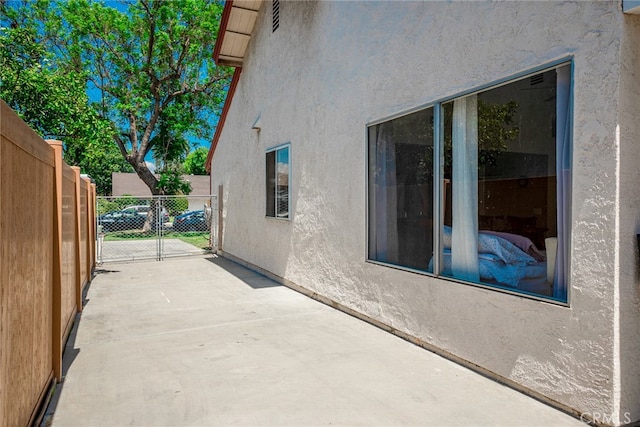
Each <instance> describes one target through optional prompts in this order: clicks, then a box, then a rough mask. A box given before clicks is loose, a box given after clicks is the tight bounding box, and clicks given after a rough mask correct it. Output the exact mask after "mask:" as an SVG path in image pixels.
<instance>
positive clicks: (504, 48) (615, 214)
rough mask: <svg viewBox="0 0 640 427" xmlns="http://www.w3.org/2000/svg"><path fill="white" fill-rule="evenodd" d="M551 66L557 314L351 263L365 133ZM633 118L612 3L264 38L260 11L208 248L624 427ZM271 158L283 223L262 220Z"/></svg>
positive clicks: (633, 223)
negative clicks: (563, 161) (276, 162)
mask: <svg viewBox="0 0 640 427" xmlns="http://www.w3.org/2000/svg"><path fill="white" fill-rule="evenodd" d="M563 59H570V60H572V61H573V67H574V92H573V96H574V106H573V171H572V177H573V199H572V221H571V227H572V231H571V232H572V241H571V248H570V253H571V256H570V271H571V274H570V281H569V285H570V290H569V306H568V307H567V306H562V305H558V304H553V303H549V302H543V301H538V300H535V299H529V298H526V297H520V296H516V295H511V294H506V293H501V292H498V291H493V290H489V289H483V288H479V287H473V286H469V285H464V284H459V283H455V282H452V281H446V280H442V279H436V278H433V277H429V276H425V275H420V274H415V273H411V272H407V271H402V270H398V269H393V268H389V267H385V266H381V265H376V264H373V263H369V262H367V261H366V258H367V228H366V218H367V204H366V198H367V181H366V171H367V160H366V152H367V148H366V147H367V146H366V125H367V123H370V122H372V121H376V120H379V119H382V118H385V117H388V116H392V115H394V114H397V113H400V112H403V111H407V110H410V109H413V108H416V107H419V106H422V105H428V104H431V103H433V102H434V101H436V100H439V99H443V98H447V97H450V96H453V95H455V94H458V93H461V92H464V91H467V90H471V89H474V88H477V87H481V86H484V85H487V84H489V83H491V82H494V81H498V80H501V79H507V78H509V77H510V76H514V75H517V74H520V73H523V72H526V71H527V70H531V69H535V68H537V67H540V66H543V65H545V64H549V63H554V62H557V61H559V60H563ZM258 117H259V118H260V125H261V130H260V132H257V131H256V130H253V129H252V125H253V124H254V123H255V122H256V119H257V118H258ZM638 117H640V16H638V15H629V14H623V12H622V8H621V3H620V2H617V1H603V2H491V3H490V2H401V3H398V2H364V1H363V2H337V1H336V2H333V1H327V2H281V3H280V28H279V29H278V30H277V31H276V32H272V31H271V5H270V3H269V2H266V3H265V4H263V5H262V8H261V10H260V13H259V16H258V19H257V22H256V27H255V29H254V32H253V35H252V39H251V43H250V45H249V48H248V51H247V53H246V57H245V61H244V67H243V70H242V75H241V78H240V81H239V84H238V87H237V91H236V93H235V96H234V98H233V102H232V104H231V106H230V110H229V114H228V117H227V120H226V123H225V124H224V128H223V131H222V134H221V138H220V142H219V144H218V146H217V148H216V151H215V154H214V157H213V160H212V164H211V180H212V188H213V189H215V188H217V187H218V185H223V186H224V235H223V251H224V252H225V253H228V254H230V255H233V256H234V257H237V258H239V259H241V260H244V261H246V262H247V263H250V264H252V265H254V266H257V267H259V268H262V269H264V270H266V271H268V272H271V273H273V274H274V275H276V276H278V277H281V278H283V279H285V280H286V281H287V282H289V283H293V284H295V285H297V286H300V287H302V288H305V289H307V290H308V291H309V292H311V293H316V294H318V295H320V296H322V297H323V298H326V299H329V300H331V301H335V302H337V303H338V304H341V305H343V306H345V307H347V308H348V309H351V310H354V311H355V312H358V313H361V314H363V315H364V316H367V317H370V318H373V319H375V320H376V321H378V322H381V323H383V324H385V325H388V326H390V327H391V328H394V329H396V330H398V331H400V332H401V333H403V334H406V336H409V337H412V338H415V339H416V340H418V341H420V342H422V343H424V344H426V345H427V346H428V347H432V348H435V349H438V350H440V351H442V352H443V353H446V354H449V355H451V356H452V357H454V358H459V360H461V361H465V362H467V363H468V364H469V365H477V366H478V367H479V368H480V369H481V370H483V371H485V372H487V373H490V374H491V375H495V376H496V377H499V378H501V379H503V380H505V381H506V382H508V383H510V384H511V385H514V386H516V387H519V388H522V389H523V390H527V391H529V392H531V393H532V394H534V395H537V396H539V397H544V398H545V399H548V400H549V401H551V402H552V403H554V404H556V405H558V406H560V407H563V408H564V409H566V410H568V411H571V412H574V413H576V414H583V415H584V416H586V417H592V418H596V421H600V422H602V423H603V424H614V425H619V424H624V423H628V422H631V421H636V420H640V332H639V331H640V281H639V274H640V273H639V268H638V247H637V245H636V243H635V242H636V234H637V233H640V185H639V184H640V176H639V173H638V170H639V164H640V162H639V161H640V124H639V123H640V122H639V120H638ZM283 143H290V144H291V151H290V159H291V185H292V189H291V201H290V203H291V220H289V221H286V220H277V219H273V218H266V217H265V194H264V193H265V172H264V168H265V151H266V150H267V149H268V148H269V147H274V146H277V145H280V144H283ZM599 417H600V418H599Z"/></svg>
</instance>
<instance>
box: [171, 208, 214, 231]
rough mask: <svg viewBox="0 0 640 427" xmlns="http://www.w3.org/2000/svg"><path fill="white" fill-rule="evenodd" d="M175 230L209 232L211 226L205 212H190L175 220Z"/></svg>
mask: <svg viewBox="0 0 640 427" xmlns="http://www.w3.org/2000/svg"><path fill="white" fill-rule="evenodd" d="M173 229H174V230H175V231H207V230H209V224H208V221H207V218H206V215H205V213H204V211H189V212H185V213H183V214H181V215H178V216H177V217H176V218H175V220H174V221H173Z"/></svg>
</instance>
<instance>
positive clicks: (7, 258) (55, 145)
mask: <svg viewBox="0 0 640 427" xmlns="http://www.w3.org/2000/svg"><path fill="white" fill-rule="evenodd" d="M95 192H96V190H95V185H94V184H91V182H90V180H89V179H87V178H82V177H81V176H80V170H79V168H72V167H69V166H68V165H67V164H66V163H65V162H64V161H63V160H62V143H61V142H60V141H44V140H43V139H42V138H40V137H39V136H38V135H37V134H36V133H35V132H34V131H32V130H31V129H30V128H29V127H28V126H27V125H26V124H25V123H24V122H23V121H22V120H21V119H20V118H19V117H18V116H17V115H16V114H15V113H14V112H13V111H12V110H11V109H10V108H9V107H8V106H7V105H6V104H5V103H4V102H2V101H1V100H0V427H4V426H27V425H29V424H32V423H33V422H34V421H36V418H37V416H38V414H39V413H40V410H41V409H42V408H41V406H42V404H43V402H45V401H46V396H47V393H48V391H49V390H50V386H51V385H52V384H53V381H54V380H58V381H59V380H60V379H61V377H62V352H63V349H64V344H65V341H66V339H67V337H68V336H69V332H70V331H71V326H72V325H73V320H74V319H75V314H76V313H77V312H80V311H81V310H82V292H83V290H84V287H85V286H86V285H87V284H88V283H89V281H90V280H91V277H92V272H93V269H94V267H95V261H94V260H95V211H94V206H95Z"/></svg>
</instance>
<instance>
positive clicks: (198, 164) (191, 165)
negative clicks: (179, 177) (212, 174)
mask: <svg viewBox="0 0 640 427" xmlns="http://www.w3.org/2000/svg"><path fill="white" fill-rule="evenodd" d="M208 154H209V150H207V149H206V148H204V147H198V148H196V149H195V150H193V151H192V152H191V153H189V155H188V156H187V158H186V159H185V161H184V171H185V172H186V173H188V174H189V175H207V170H206V169H205V167H204V164H205V162H206V161H207V155H208Z"/></svg>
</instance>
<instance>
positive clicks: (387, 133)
mask: <svg viewBox="0 0 640 427" xmlns="http://www.w3.org/2000/svg"><path fill="white" fill-rule="evenodd" d="M570 96H571V91H570V66H569V65H562V66H558V67H554V68H552V69H549V70H546V71H543V72H539V73H535V74H532V75H529V76H526V77H525V78H521V79H517V80H514V81H512V82H507V83H505V84H501V85H499V86H496V87H492V88H489V89H487V90H483V91H480V92H476V93H472V94H469V95H465V96H462V97H459V98H453V99H451V100H448V101H446V102H442V103H438V104H436V105H435V106H434V107H432V108H428V109H426V110H423V111H420V112H418V113H413V114H411V115H410V116H405V117H402V118H400V119H394V120H390V121H387V122H384V123H381V124H377V125H375V126H371V127H370V128H369V259H370V260H374V261H380V262H386V263H391V264H396V265H399V266H402V267H407V268H411V269H420V270H425V271H428V272H432V273H435V274H437V275H442V276H448V277H451V278H453V279H457V280H460V281H464V282H471V283H477V284H482V285H486V286H491V287H497V288H502V289H507V290H510V291H515V292H522V293H526V294H531V295H535V296H538V297H545V298H550V299H556V300H559V301H566V299H567V283H566V282H567V272H566V268H567V265H568V246H569V245H568V243H569V229H568V224H569V221H568V219H569V202H570V190H571V183H570V179H571V176H570V147H571V138H570V134H571V132H570V129H571V126H570V123H571V117H570V116H571V115H570V104H571V103H570ZM434 109H435V110H436V111H437V112H438V116H439V117H440V122H439V123H438V124H437V126H438V131H439V132H436V133H435V134H436V135H438V137H434V132H433V131H432V123H433V111H434ZM416 129H420V131H416ZM416 135H424V138H423V139H420V138H419V137H417V136H416ZM418 141H419V142H418ZM407 144H411V145H410V146H411V147H416V146H420V147H422V149H421V150H418V149H416V150H415V152H414V151H412V153H415V154H413V156H415V157H411V156H407V155H406V154H405V152H406V151H407V149H406V148H405V147H406V146H407ZM436 145H437V150H436V152H439V153H442V154H441V155H440V156H439V157H438V158H434V157H433V147H434V146H436ZM407 159H414V160H413V161H411V160H407ZM434 171H435V172H436V173H434ZM408 177H410V178H408ZM434 177H435V179H439V181H438V182H435V183H434V181H433V180H434ZM412 180H413V181H412ZM414 182H415V185H416V186H417V188H415V189H416V190H417V191H415V192H413V189H412V187H411V185H412V184H414ZM420 185H422V186H424V187H430V188H429V189H426V188H422V187H421V186H420ZM408 194H411V195H410V196H408ZM408 200H410V201H416V202H414V203H413V204H412V203H410V202H409V203H408ZM417 200H419V201H420V202H419V203H418V202H417ZM407 206H411V207H414V208H415V207H416V206H419V207H420V209H422V208H425V209H422V210H419V212H420V215H416V216H414V215H411V213H410V212H407V211H408V209H407ZM432 206H435V210H434V209H433V208H432ZM427 207H428V208H427ZM415 211H416V210H415V209H413V210H411V212H415ZM434 212H436V213H437V215H436V218H438V220H439V222H440V223H439V224H435V223H433V221H432V220H433V218H434V215H433V213H434ZM425 213H426V214H425ZM418 224H420V225H418ZM436 231H437V232H438V233H436ZM434 237H437V238H434ZM425 239H426V240H427V241H428V242H426V243H425V242H423V240H425ZM436 246H437V247H436Z"/></svg>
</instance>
